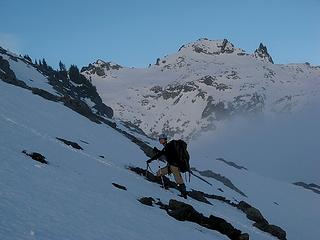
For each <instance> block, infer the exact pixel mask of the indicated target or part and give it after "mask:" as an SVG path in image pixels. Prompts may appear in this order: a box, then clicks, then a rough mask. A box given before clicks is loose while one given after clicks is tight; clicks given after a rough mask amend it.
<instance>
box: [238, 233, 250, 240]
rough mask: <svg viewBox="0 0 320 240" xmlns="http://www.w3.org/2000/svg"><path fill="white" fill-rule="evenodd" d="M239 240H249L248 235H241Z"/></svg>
mask: <svg viewBox="0 0 320 240" xmlns="http://www.w3.org/2000/svg"><path fill="white" fill-rule="evenodd" d="M239 240H249V234H248V233H243V234H241V235H240V237H239Z"/></svg>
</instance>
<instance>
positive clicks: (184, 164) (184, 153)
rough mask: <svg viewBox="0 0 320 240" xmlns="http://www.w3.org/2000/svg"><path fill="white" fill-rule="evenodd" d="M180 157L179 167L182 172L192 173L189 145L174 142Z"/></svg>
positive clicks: (180, 141) (182, 142)
mask: <svg viewBox="0 0 320 240" xmlns="http://www.w3.org/2000/svg"><path fill="white" fill-rule="evenodd" d="M173 141H174V145H175V148H176V152H177V156H178V159H177V160H178V162H177V163H178V167H179V170H180V172H182V173H185V172H190V164H189V160H190V155H189V153H188V150H187V143H186V142H185V141H183V140H181V139H180V140H173Z"/></svg>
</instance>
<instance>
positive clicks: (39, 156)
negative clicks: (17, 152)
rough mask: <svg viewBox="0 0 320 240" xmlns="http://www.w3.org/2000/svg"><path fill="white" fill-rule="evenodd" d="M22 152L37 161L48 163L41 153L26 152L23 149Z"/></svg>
mask: <svg viewBox="0 0 320 240" xmlns="http://www.w3.org/2000/svg"><path fill="white" fill-rule="evenodd" d="M22 153H24V154H25V155H27V156H29V157H31V158H32V159H33V160H35V161H37V162H40V163H44V164H48V162H47V161H46V158H45V157H44V156H43V155H42V154H41V153H38V152H32V153H28V152H27V151H26V150H23V151H22Z"/></svg>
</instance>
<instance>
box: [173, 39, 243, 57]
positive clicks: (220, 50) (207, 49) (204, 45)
mask: <svg viewBox="0 0 320 240" xmlns="http://www.w3.org/2000/svg"><path fill="white" fill-rule="evenodd" d="M190 50H191V51H193V52H196V53H202V54H208V55H219V54H224V53H226V54H230V53H239V52H241V53H243V52H244V51H243V50H241V49H237V48H235V47H234V45H233V44H232V43H231V42H229V41H228V40H227V39H223V40H209V39H207V38H200V39H198V40H197V41H195V42H192V43H189V44H186V45H182V46H181V47H180V49H179V52H180V51H181V52H182V51H190Z"/></svg>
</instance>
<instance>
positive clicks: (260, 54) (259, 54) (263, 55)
mask: <svg viewBox="0 0 320 240" xmlns="http://www.w3.org/2000/svg"><path fill="white" fill-rule="evenodd" d="M253 55H254V57H256V58H260V59H262V60H264V61H266V62H270V63H274V62H273V60H272V57H271V56H270V54H269V53H268V49H267V47H266V46H265V45H263V44H262V43H260V44H259V48H258V49H256V50H255V51H254V54H253Z"/></svg>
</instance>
